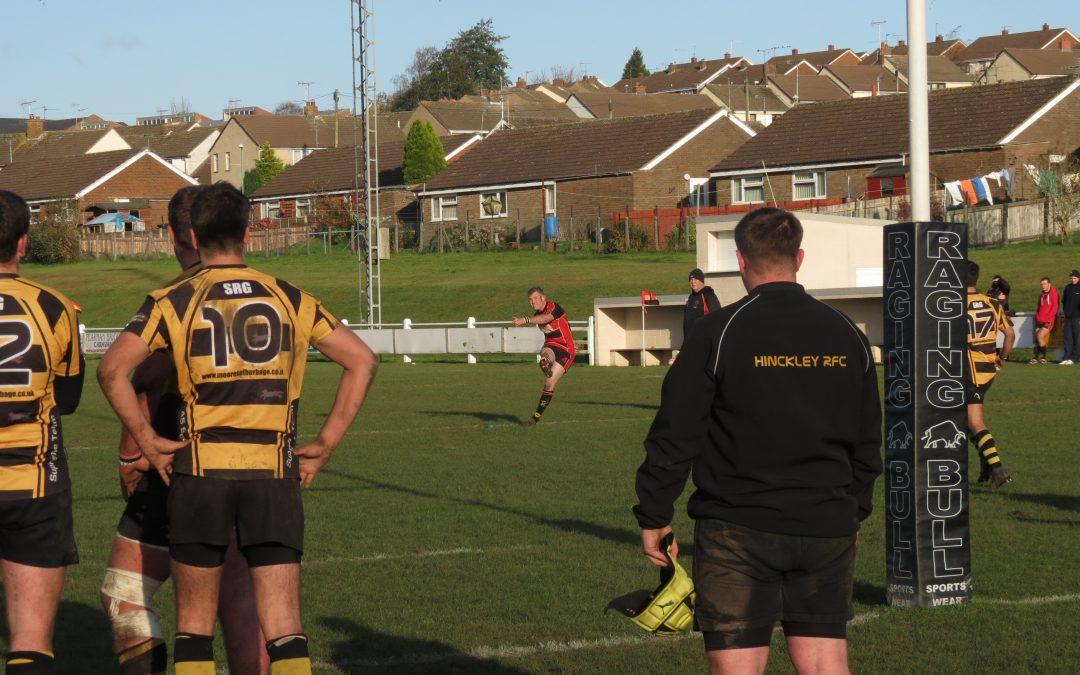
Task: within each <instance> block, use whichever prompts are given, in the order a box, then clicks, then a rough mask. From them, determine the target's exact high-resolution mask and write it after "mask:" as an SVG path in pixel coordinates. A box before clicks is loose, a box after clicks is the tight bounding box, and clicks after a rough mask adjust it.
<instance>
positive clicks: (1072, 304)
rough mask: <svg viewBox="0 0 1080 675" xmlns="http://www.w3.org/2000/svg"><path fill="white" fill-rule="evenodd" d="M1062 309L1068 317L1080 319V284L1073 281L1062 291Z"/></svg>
mask: <svg viewBox="0 0 1080 675" xmlns="http://www.w3.org/2000/svg"><path fill="white" fill-rule="evenodd" d="M1061 311H1062V312H1063V313H1064V314H1065V318H1066V319H1080V284H1074V283H1072V282H1071V281H1070V282H1069V283H1067V284H1065V288H1063V289H1062V291H1061Z"/></svg>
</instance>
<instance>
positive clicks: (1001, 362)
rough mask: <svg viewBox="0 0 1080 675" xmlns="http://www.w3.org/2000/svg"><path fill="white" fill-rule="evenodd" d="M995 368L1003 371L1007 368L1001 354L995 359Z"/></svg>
mask: <svg viewBox="0 0 1080 675" xmlns="http://www.w3.org/2000/svg"><path fill="white" fill-rule="evenodd" d="M994 366H996V367H997V369H998V370H1002V369H1003V368H1004V367H1005V359H1003V358H1001V354H998V355H997V357H995V358H994Z"/></svg>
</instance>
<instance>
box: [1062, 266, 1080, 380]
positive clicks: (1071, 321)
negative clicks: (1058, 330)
mask: <svg viewBox="0 0 1080 675" xmlns="http://www.w3.org/2000/svg"><path fill="white" fill-rule="evenodd" d="M1061 312H1062V314H1064V315H1065V353H1064V354H1063V355H1062V357H1061V365H1063V366H1071V365H1073V364H1074V363H1076V362H1077V361H1080V270H1073V271H1072V272H1069V284H1068V285H1067V286H1066V287H1065V288H1064V290H1062V291H1061Z"/></svg>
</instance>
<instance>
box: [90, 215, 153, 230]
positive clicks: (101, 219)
mask: <svg viewBox="0 0 1080 675" xmlns="http://www.w3.org/2000/svg"><path fill="white" fill-rule="evenodd" d="M128 223H131V224H132V227H131V230H132V231H133V232H142V231H143V222H142V220H140V219H139V218H136V217H135V216H133V215H131V214H125V213H103V214H101V215H100V216H98V217H97V218H94V219H93V220H91V221H90V222H88V223H87V224H86V226H87V227H88V228H91V229H94V228H95V226H100V227H101V231H102V232H123V231H125V230H126V229H127V227H126V225H127V224H128Z"/></svg>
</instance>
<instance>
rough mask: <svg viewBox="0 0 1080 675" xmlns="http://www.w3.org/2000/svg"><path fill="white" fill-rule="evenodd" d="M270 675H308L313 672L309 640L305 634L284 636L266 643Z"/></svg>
mask: <svg viewBox="0 0 1080 675" xmlns="http://www.w3.org/2000/svg"><path fill="white" fill-rule="evenodd" d="M266 652H267V653H268V654H269V655H270V675H307V673H310V672H311V658H310V657H309V656H308V639H307V636H306V635H304V634H303V633H296V634H295V635H284V636H282V637H279V638H277V639H274V640H270V641H268V642H267V643H266Z"/></svg>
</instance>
